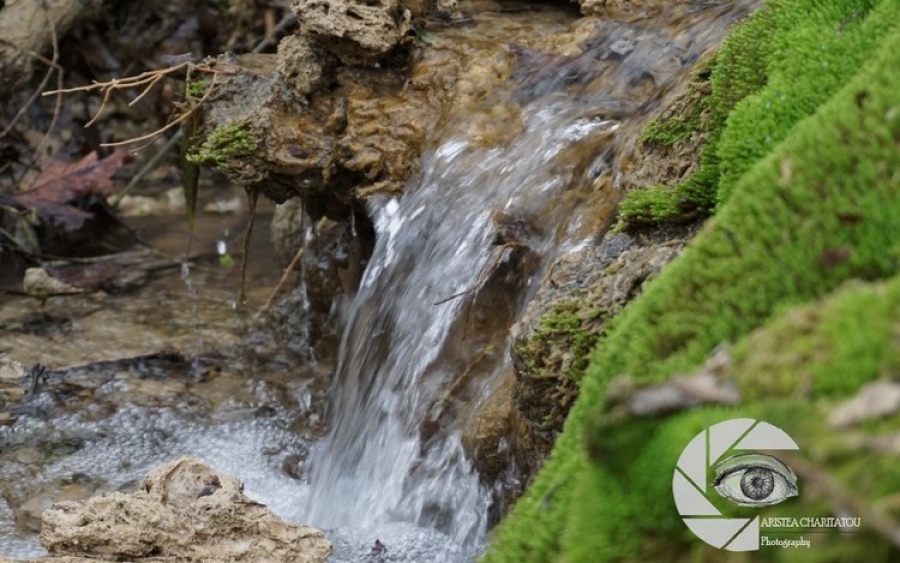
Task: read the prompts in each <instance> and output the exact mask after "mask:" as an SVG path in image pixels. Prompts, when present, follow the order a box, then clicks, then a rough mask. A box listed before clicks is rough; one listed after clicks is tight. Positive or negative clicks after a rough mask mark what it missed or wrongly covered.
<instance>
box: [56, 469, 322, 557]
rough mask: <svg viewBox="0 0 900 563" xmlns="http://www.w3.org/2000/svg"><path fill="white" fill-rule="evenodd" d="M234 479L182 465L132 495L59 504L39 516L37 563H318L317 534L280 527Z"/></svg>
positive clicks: (150, 479) (109, 495)
mask: <svg viewBox="0 0 900 563" xmlns="http://www.w3.org/2000/svg"><path fill="white" fill-rule="evenodd" d="M242 491H243V485H242V484H241V482H240V481H238V480H237V479H236V478H234V477H231V476H227V475H219V474H217V473H216V472H215V471H213V470H212V469H211V468H209V467H208V466H206V465H204V464H202V463H200V462H199V461H196V460H193V459H190V458H182V459H179V460H176V461H174V462H172V463H170V464H168V465H165V466H163V467H160V468H158V469H156V470H154V471H153V472H151V473H150V474H149V475H148V476H147V477H146V478H145V479H144V480H143V482H142V483H141V485H140V487H139V488H138V490H137V492H134V493H130V494H125V493H118V492H115V493H105V494H101V495H97V496H94V497H91V498H89V499H87V500H84V501H63V502H58V503H56V504H54V505H53V506H51V507H50V508H49V509H47V510H46V511H45V512H44V515H43V525H42V529H41V543H42V544H43V545H44V547H46V548H47V550H48V551H49V552H50V553H51V557H50V558H48V559H45V561H56V562H58V563H62V562H65V561H76V560H80V559H81V558H82V557H88V558H90V560H91V561H101V560H104V559H107V560H120V559H121V558H123V557H125V558H129V559H132V558H135V559H143V560H145V561H158V560H166V561H176V560H177V561H205V562H221V563H226V562H237V561H241V562H251V563H252V562H260V563H262V562H266V563H276V562H280V561H284V562H291V563H324V562H325V561H326V560H327V559H328V557H329V555H330V554H331V550H332V547H331V543H330V542H329V541H328V540H326V539H325V536H324V534H323V532H322V531H321V530H318V529H315V528H310V527H307V526H297V525H292V524H287V523H285V522H284V521H283V520H281V518H279V517H278V516H276V515H274V514H273V513H272V512H270V511H269V510H268V509H267V508H266V507H265V506H263V505H261V504H259V503H257V502H254V501H253V500H251V499H250V498H248V497H246V496H245V495H244V494H243V492H242Z"/></svg>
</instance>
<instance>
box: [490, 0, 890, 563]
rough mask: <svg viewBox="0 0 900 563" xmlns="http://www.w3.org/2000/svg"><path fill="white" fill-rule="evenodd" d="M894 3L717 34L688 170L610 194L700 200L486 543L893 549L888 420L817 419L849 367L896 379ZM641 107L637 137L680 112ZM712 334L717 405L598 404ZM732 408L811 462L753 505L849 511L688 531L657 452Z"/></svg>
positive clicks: (763, 19)
mask: <svg viewBox="0 0 900 563" xmlns="http://www.w3.org/2000/svg"><path fill="white" fill-rule="evenodd" d="M898 22H900V4H898V3H897V2H893V1H890V0H882V1H861V0H854V1H847V2H840V3H837V2H834V3H824V2H818V1H814V0H771V1H769V2H768V3H767V5H766V6H765V7H764V8H763V9H761V10H760V11H759V12H757V13H756V14H755V15H754V16H752V17H751V18H749V19H748V20H747V21H745V22H744V23H742V24H741V26H740V27H739V28H738V29H737V30H736V31H735V32H734V33H733V35H732V37H731V38H730V40H729V41H728V42H727V43H726V45H725V46H724V47H723V48H722V50H721V51H720V53H719V55H718V57H717V59H716V60H715V61H714V63H712V66H711V69H712V70H711V72H710V73H709V81H710V83H711V85H712V87H711V88H710V93H709V94H708V97H707V98H706V100H705V101H704V104H705V107H706V108H707V111H708V112H710V113H709V116H710V117H709V118H705V119H704V120H700V121H699V122H700V123H702V126H703V127H707V128H708V129H709V131H710V132H711V134H709V135H708V136H707V141H708V142H707V145H706V148H705V149H704V150H703V153H702V162H701V166H699V167H698V169H697V170H696V171H695V174H694V176H692V178H691V179H689V180H687V184H688V185H687V187H685V186H680V187H679V186H672V187H656V188H654V191H653V195H652V196H648V195H646V194H644V195H632V196H630V197H629V200H628V201H627V202H626V205H625V206H624V207H623V208H624V209H625V210H626V211H628V212H630V213H632V215H633V216H640V217H641V218H642V219H649V220H660V219H669V218H673V217H675V216H677V215H679V214H682V213H685V212H687V211H691V210H692V208H694V209H696V208H700V209H701V210H703V211H713V210H714V211H715V215H714V216H713V217H712V218H711V219H709V220H708V221H707V222H706V225H705V227H704V229H703V230H702V231H701V233H700V234H699V235H698V236H697V237H696V238H695V239H694V240H693V241H692V242H691V244H690V245H689V246H688V247H687V248H686V249H685V251H684V252H683V253H682V254H681V256H680V257H679V258H678V259H676V260H675V261H674V262H672V263H671V264H670V265H668V266H667V267H666V268H665V269H663V271H662V273H661V274H660V275H659V277H657V278H656V279H654V280H653V281H651V282H650V283H649V284H647V286H646V287H645V288H644V292H643V294H642V295H641V296H640V297H639V298H638V299H636V300H635V301H634V302H632V303H631V304H629V305H628V306H627V307H626V309H625V310H624V312H623V313H622V314H621V315H620V316H618V317H617V318H615V319H614V320H613V321H612V322H611V323H610V325H608V327H607V328H606V330H605V332H604V335H603V337H602V338H601V339H600V340H599V342H598V344H597V346H596V348H595V350H594V353H593V356H592V358H591V361H590V365H589V366H588V368H587V370H586V373H585V376H584V378H583V379H582V381H581V386H580V394H579V397H578V399H577V401H576V403H575V405H574V407H573V409H572V411H571V412H570V414H569V416H568V419H567V421H566V424H565V428H564V431H563V433H562V435H561V436H560V438H559V440H558V442H557V443H556V446H555V448H554V451H553V453H552V455H551V457H550V459H548V461H547V463H546V465H545V467H544V468H543V470H542V471H541V473H540V474H539V475H538V477H537V478H536V480H535V481H534V483H532V485H531V487H530V488H529V490H528V492H527V493H526V495H525V496H524V497H523V498H522V499H520V501H519V502H518V504H517V506H516V508H515V509H514V510H513V512H512V514H511V515H510V516H508V517H507V518H506V519H505V521H504V522H502V523H501V525H500V526H499V527H498V528H497V529H496V531H495V532H494V535H493V537H492V541H491V544H490V546H489V548H488V551H487V553H486V554H485V556H484V561H486V562H489V563H499V562H510V563H511V562H517V563H518V562H526V561H536V562H543V561H548V562H549V561H565V562H567V563H575V562H601V561H638V560H648V561H678V560H684V561H687V560H691V561H725V560H729V561H731V560H742V561H757V560H759V561H788V560H790V561H800V560H803V561H860V560H866V561H893V560H897V559H898V558H900V551H898V548H896V547H894V546H893V545H892V543H891V542H890V541H889V540H888V539H887V538H886V535H887V534H886V532H885V530H886V529H889V528H890V526H891V525H892V523H893V522H894V520H897V519H900V510H898V508H897V505H898V503H897V502H896V494H897V492H898V491H900V464H898V463H896V455H897V454H896V453H895V452H892V451H890V449H889V448H886V447H880V448H879V447H875V446H874V445H873V444H879V443H880V444H884V443H885V440H887V439H888V438H889V437H890V436H891V435H892V433H894V432H896V428H897V426H898V422H900V420H898V417H897V416H895V415H892V414H890V413H887V414H885V417H884V418H880V419H876V420H869V421H865V422H862V423H860V424H859V425H857V426H856V427H853V428H852V429H843V430H836V429H834V428H832V427H831V426H830V425H829V423H828V415H829V413H830V412H833V410H834V409H835V408H836V407H837V405H839V404H840V403H841V402H843V401H846V400H848V399H850V398H851V397H852V396H854V395H855V394H856V393H857V392H858V391H859V389H860V388H862V387H863V386H864V385H865V384H867V383H869V382H871V381H874V380H877V379H882V378H883V379H893V378H898V377H900V363H898V362H900V345H898V338H900V328H898V325H897V318H898V292H900V281H898V278H897V277H895V276H896V275H897V272H898V266H900V221H898V220H897V218H898V217H900V197H898V196H900V150H898V148H900V73H898V72H897V70H896V69H898V68H900V24H898ZM657 127H658V129H657V130H656V132H655V134H654V135H652V137H654V139H653V141H654V142H670V143H677V142H680V140H681V139H683V138H684V135H685V134H684V132H683V129H684V127H683V126H681V125H678V126H676V124H672V127H669V128H668V129H666V130H663V129H659V126H657ZM679 127H680V129H679ZM661 131H668V132H669V133H671V134H666V135H661V134H660V132H661ZM648 138H649V137H648ZM698 176H699V177H698ZM640 198H643V202H642V200H641V199H640ZM660 198H674V199H670V200H668V201H669V203H668V204H666V205H662V204H660V203H659V201H660ZM648 201H652V202H654V206H653V207H652V208H651V207H650V206H647V205H645V203H646V202H648ZM629 205H631V207H630V208H629ZM654 209H662V210H664V213H655V212H654ZM729 342H730V343H732V348H731V354H732V356H733V362H732V364H731V367H730V368H729V370H728V376H729V377H730V378H731V379H733V380H734V382H735V383H736V385H737V387H738V389H739V391H740V393H741V397H742V400H741V402H740V403H739V404H738V405H737V406H730V407H725V406H715V407H713V406H708V407H704V408H699V409H695V410H690V411H687V412H682V413H680V414H672V415H668V416H656V417H652V418H638V417H628V418H625V419H623V418H621V417H618V416H613V415H612V414H611V413H610V412H609V410H608V408H607V401H606V393H607V385H608V383H609V382H610V381H611V380H613V379H614V378H617V377H620V376H625V375H627V376H630V378H631V379H632V380H634V381H635V382H637V384H638V385H641V384H652V383H659V382H664V381H667V380H669V379H670V378H671V377H672V376H674V375H677V374H685V373H691V372H696V371H697V370H699V369H700V368H701V366H702V365H703V364H704V362H705V361H706V360H707V358H708V357H709V356H710V355H712V354H713V351H714V350H715V349H716V348H717V347H719V346H721V345H722V344H723V343H729ZM739 417H748V418H757V419H763V420H766V421H768V422H770V423H772V424H774V425H776V426H779V427H781V428H783V429H784V430H785V431H787V432H788V433H789V434H790V435H792V436H793V438H794V439H795V440H796V441H797V442H798V444H799V445H800V446H801V449H800V451H799V452H797V453H795V454H794V455H795V457H796V458H797V460H798V461H799V463H800V464H801V466H802V467H804V468H807V469H808V468H809V467H813V468H814V471H812V472H810V471H800V470H799V469H798V472H799V473H800V476H801V486H802V487H804V488H803V489H802V490H801V495H800V496H799V497H798V498H797V499H793V500H791V501H788V502H785V503H784V504H782V505H779V506H777V507H773V508H770V509H766V510H764V511H763V513H764V515H766V516H769V515H771V516H776V515H785V514H795V515H800V514H802V515H806V516H829V515H832V514H835V513H836V512H842V511H843V512H847V511H849V512H857V513H859V512H865V513H866V514H868V515H869V516H870V517H869V518H868V519H867V518H866V517H865V514H864V515H863V529H862V531H860V533H857V534H852V535H851V534H838V533H836V532H835V533H830V534H828V533H824V534H814V535H813V537H812V543H813V544H812V545H811V547H810V548H809V549H804V550H799V549H782V548H777V549H776V548H769V549H765V548H763V549H761V550H759V551H754V552H748V553H744V554H741V555H739V556H736V554H734V553H729V552H726V551H721V550H717V549H715V548H713V547H710V546H707V545H705V544H704V543H703V542H701V541H700V540H698V539H697V538H695V537H694V536H693V535H692V534H691V532H690V531H689V530H688V529H687V527H686V526H685V525H684V523H683V522H682V521H681V518H680V517H679V515H678V512H677V510H676V508H675V504H674V501H673V498H672V492H671V489H672V475H673V470H674V467H675V464H676V461H677V459H678V456H679V455H680V453H681V451H682V449H683V448H684V447H685V446H686V445H687V444H688V442H689V441H690V440H691V439H692V438H693V437H694V436H695V435H696V434H697V433H698V432H700V431H701V430H702V429H703V428H706V427H708V426H710V425H711V424H714V423H716V422H720V421H723V420H727V419H731V418H739ZM816 483H818V485H817V486H816ZM822 483H826V485H823V484H822ZM848 505H849V506H848ZM866 511H868V512H866ZM857 515H859V514H857ZM867 520H868V522H866V521H867ZM873 520H874V521H873ZM737 557H740V559H738V558H737Z"/></svg>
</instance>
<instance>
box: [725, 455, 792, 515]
mask: <svg viewBox="0 0 900 563" xmlns="http://www.w3.org/2000/svg"><path fill="white" fill-rule="evenodd" d="M713 487H714V488H715V489H716V491H717V492H718V493H719V494H720V495H722V496H723V497H725V498H727V499H728V500H730V501H731V502H733V503H735V504H736V505H738V506H770V505H773V504H778V503H779V502H782V501H784V500H786V499H788V498H790V497H795V496H797V495H798V494H799V490H798V488H797V475H795V474H794V472H793V470H791V468H790V467H788V466H787V465H785V464H784V463H782V462H781V461H780V460H778V459H777V458H774V457H772V456H770V455H766V454H740V455H735V456H731V457H730V458H728V459H726V460H725V461H723V462H722V463H720V464H719V465H717V466H716V478H715V480H714V481H713Z"/></svg>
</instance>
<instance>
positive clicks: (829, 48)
mask: <svg viewBox="0 0 900 563" xmlns="http://www.w3.org/2000/svg"><path fill="white" fill-rule="evenodd" d="M768 4H769V8H768V9H765V10H762V11H760V12H757V13H756V14H754V15H753V16H752V17H751V18H749V19H748V21H747V22H746V23H745V24H743V25H742V26H740V27H739V29H738V30H736V32H735V33H734V34H732V36H731V37H730V38H729V39H728V41H726V43H725V44H724V45H723V48H722V50H721V52H720V53H719V55H718V57H717V58H716V63H715V65H714V72H713V73H712V75H711V78H710V82H711V86H712V88H711V94H710V95H709V97H707V98H705V99H704V100H702V102H701V103H700V104H699V105H698V108H700V109H701V111H700V113H698V112H697V111H693V112H688V113H686V114H685V115H682V116H678V117H676V118H674V119H671V120H669V121H667V122H664V123H659V122H653V123H651V124H650V125H649V126H648V128H647V130H646V131H645V132H644V135H643V136H644V138H645V139H647V140H655V141H657V142H666V143H678V142H684V139H685V138H687V137H690V135H691V134H697V133H698V132H703V133H704V134H705V135H706V136H707V144H706V145H705V146H704V148H703V150H702V152H701V155H700V164H699V166H698V168H697V170H696V171H695V173H694V174H693V175H692V176H691V177H690V178H688V179H687V180H686V181H684V182H681V183H678V184H675V185H659V186H651V187H649V188H648V189H646V190H639V191H634V192H631V193H630V194H628V195H627V197H626V198H625V200H624V202H623V203H622V222H623V227H624V228H628V227H630V226H636V225H639V224H644V223H648V222H658V221H672V220H678V219H680V218H681V217H683V216H685V215H692V214H696V213H711V212H712V211H713V210H714V209H715V208H716V205H717V204H719V203H721V202H723V201H724V200H726V199H727V198H728V196H729V195H730V194H731V192H732V191H733V189H734V185H735V183H736V182H737V181H738V180H739V179H740V178H741V176H742V175H743V174H744V173H745V172H746V171H747V170H749V169H750V168H751V167H752V166H753V165H754V164H755V163H756V162H757V161H758V160H759V159H761V158H762V157H763V156H765V155H766V154H768V153H769V151H771V149H772V148H773V147H774V146H775V145H777V144H778V143H779V142H780V141H781V140H782V139H784V138H785V136H786V135H787V134H788V132H789V131H791V129H792V127H794V125H795V124H796V123H797V122H798V121H799V120H801V119H803V118H804V117H807V116H808V115H810V114H812V113H813V112H814V111H815V110H816V108H817V107H818V106H819V105H820V104H822V103H823V102H824V101H826V100H827V99H829V97H830V96H832V95H833V94H834V93H835V92H836V91H837V90H838V89H839V88H840V87H841V86H842V85H844V84H845V83H846V82H847V80H848V79H849V78H850V77H851V76H853V75H854V73H856V72H857V71H858V69H859V67H860V66H861V65H862V64H863V63H864V62H865V61H866V60H867V59H868V58H869V57H870V56H871V55H872V53H873V50H874V49H876V48H877V46H878V44H879V41H880V40H881V38H882V37H883V36H884V34H885V33H887V32H888V30H890V29H891V28H892V26H893V20H892V18H893V17H895V14H893V13H892V10H893V8H892V7H889V6H886V5H882V6H880V7H879V13H877V14H873V15H872V16H871V17H870V12H871V11H872V10H873V9H874V8H875V6H876V5H878V2H875V1H873V0H853V1H848V2H840V3H835V4H833V5H830V6H821V5H819V4H820V3H818V2H814V1H811V0H770V1H769V2H768ZM882 4H884V3H882ZM807 8H808V9H807ZM760 38H766V41H761V40H760ZM701 72H702V71H701ZM701 117H702V119H701ZM692 132H693V133H692Z"/></svg>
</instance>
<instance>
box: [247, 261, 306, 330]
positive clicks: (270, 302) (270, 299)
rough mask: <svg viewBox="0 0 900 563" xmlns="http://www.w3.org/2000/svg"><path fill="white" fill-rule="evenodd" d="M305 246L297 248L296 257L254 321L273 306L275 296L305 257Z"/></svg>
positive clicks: (254, 316) (254, 317)
mask: <svg viewBox="0 0 900 563" xmlns="http://www.w3.org/2000/svg"><path fill="white" fill-rule="evenodd" d="M303 251H304V249H303V247H302V246H301V247H300V248H298V249H297V253H296V254H294V257H293V258H292V259H291V263H290V264H288V266H287V268H285V269H284V274H282V275H281V279H280V280H278V285H276V286H275V289H273V290H272V294H271V295H269V299H267V300H266V304H265V305H263V306H262V307H260V309H259V311H257V312H256V314H255V315H253V322H256V321H257V320H259V318H260V317H262V316H263V315H264V314H266V312H267V311H268V310H269V309H271V308H272V304H273V303H275V298H276V297H278V295H279V294H280V293H281V290H282V289H283V288H284V286H285V284H286V283H287V281H288V278H289V277H290V276H291V273H292V272H293V271H294V269H295V268H296V267H297V264H299V263H300V259H301V258H303Z"/></svg>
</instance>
